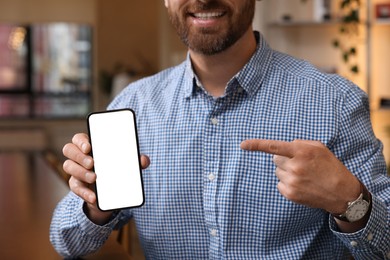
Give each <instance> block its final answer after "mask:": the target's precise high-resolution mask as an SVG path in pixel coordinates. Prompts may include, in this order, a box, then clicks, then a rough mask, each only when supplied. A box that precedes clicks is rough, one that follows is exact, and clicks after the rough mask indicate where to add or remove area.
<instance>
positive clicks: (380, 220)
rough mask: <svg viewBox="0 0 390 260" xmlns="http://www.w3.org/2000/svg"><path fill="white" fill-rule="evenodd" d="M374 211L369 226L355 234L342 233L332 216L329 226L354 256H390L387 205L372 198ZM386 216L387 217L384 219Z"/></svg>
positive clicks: (372, 210)
mask: <svg viewBox="0 0 390 260" xmlns="http://www.w3.org/2000/svg"><path fill="white" fill-rule="evenodd" d="M371 203H372V209H371V214H370V218H369V220H368V223H367V225H366V226H365V227H364V228H363V229H361V230H359V231H357V232H355V233H342V232H340V231H339V229H338V226H337V223H336V221H335V220H334V219H333V217H332V216H330V219H329V225H330V229H331V231H332V232H333V233H334V234H335V235H336V236H337V237H338V238H339V239H340V240H341V241H342V242H343V243H344V244H345V246H346V247H348V249H349V250H350V252H352V253H353V254H355V253H356V254H358V255H359V254H361V253H363V254H364V252H365V254H367V253H368V252H371V253H372V251H373V249H376V250H375V251H376V253H378V252H380V251H381V252H383V253H384V254H385V256H390V248H389V245H386V243H387V242H388V238H386V239H385V237H386V230H387V229H388V228H387V225H388V223H387V218H386V216H387V214H388V212H387V211H388V210H387V208H386V205H385V204H384V203H383V202H382V201H380V200H379V199H377V198H376V197H375V196H372V201H371ZM383 216H385V217H383Z"/></svg>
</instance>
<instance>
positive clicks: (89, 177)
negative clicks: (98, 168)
mask: <svg viewBox="0 0 390 260" xmlns="http://www.w3.org/2000/svg"><path fill="white" fill-rule="evenodd" d="M85 179H86V180H87V182H88V183H92V182H94V181H95V175H94V174H93V173H90V172H86V173H85Z"/></svg>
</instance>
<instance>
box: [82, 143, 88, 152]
mask: <svg viewBox="0 0 390 260" xmlns="http://www.w3.org/2000/svg"><path fill="white" fill-rule="evenodd" d="M81 149H82V150H83V152H86V151H87V144H86V143H83V144H82V145H81Z"/></svg>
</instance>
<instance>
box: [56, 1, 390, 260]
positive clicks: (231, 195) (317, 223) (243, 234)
mask: <svg viewBox="0 0 390 260" xmlns="http://www.w3.org/2000/svg"><path fill="white" fill-rule="evenodd" d="M165 6H166V7H167V10H168V13H169V16H170V19H171V21H172V24H173V26H174V27H175V28H176V30H177V32H178V35H179V36H180V38H181V39H182V41H183V42H184V43H185V44H186V45H187V46H188V56H187V59H186V60H185V61H184V62H183V63H182V64H180V65H178V66H176V67H172V68H169V69H167V70H164V71H162V72H160V73H158V74H156V75H153V76H151V77H148V78H145V79H142V80H140V81H137V82H135V83H132V84H131V85H129V87H128V88H126V89H125V90H124V91H123V92H122V93H120V94H119V95H118V96H117V97H116V98H115V100H114V101H113V102H112V103H111V104H110V105H109V107H108V109H119V108H132V109H133V110H134V111H135V112H136V115H137V126H138V134H139V145H140V150H141V153H142V154H144V155H143V156H142V158H141V163H142V167H143V181H144V189H145V197H146V199H145V204H144V205H143V206H142V207H140V208H133V209H121V210H117V211H114V212H101V211H99V209H97V207H96V195H95V193H94V192H93V190H92V189H90V186H91V185H93V184H94V182H95V180H96V174H95V173H94V172H93V170H92V169H93V158H92V157H91V156H90V155H89V153H90V150H91V146H90V143H89V141H88V136H87V135H86V134H82V133H79V134H76V135H75V136H74V138H73V139H72V142H71V143H69V144H66V145H65V146H64V149H63V153H64V155H65V156H66V157H67V158H69V159H68V160H67V161H65V162H64V170H65V171H66V172H67V173H68V174H69V175H70V176H71V178H70V181H69V186H70V188H71V192H70V193H69V195H67V196H66V197H65V198H64V199H63V200H62V201H61V202H60V203H59V204H58V207H57V208H56V210H55V212H54V215H53V220H52V225H51V233H50V238H51V241H52V243H53V245H54V247H55V248H56V249H57V251H58V252H59V253H60V254H62V255H63V256H65V257H78V256H82V255H86V254H89V253H91V252H94V251H96V250H98V249H99V248H100V247H101V245H102V244H103V243H104V241H105V240H106V239H107V237H108V236H109V235H110V233H111V231H112V230H113V229H114V228H120V227H121V226H122V225H124V224H126V223H127V222H128V221H129V219H130V218H134V219H135V222H136V225H137V230H138V234H139V236H140V241H141V244H142V247H143V250H144V253H145V255H146V257H147V259H278V260H279V259H347V258H348V257H349V256H350V255H353V256H354V258H355V259H386V258H389V259H390V231H389V226H390V196H389V194H390V180H389V177H388V176H387V174H386V165H385V161H384V158H383V155H382V148H383V147H382V144H381V142H380V141H378V140H377V139H376V137H375V136H374V134H373V131H372V128H371V123H370V115H369V109H368V100H367V96H366V94H365V93H364V92H362V91H361V90H360V89H359V88H358V87H357V86H355V85H354V84H352V83H351V82H349V81H347V80H345V79H343V78H341V77H340V76H337V75H328V74H323V73H321V72H320V71H318V70H317V69H316V68H315V67H313V66H312V65H311V64H309V63H307V62H305V61H302V60H298V59H295V58H293V57H290V56H288V55H285V54H283V53H279V52H277V51H274V50H272V49H271V48H270V47H269V46H268V44H267V43H266V41H265V39H264V38H263V36H262V35H261V34H260V33H258V32H253V28H252V25H251V23H252V19H253V15H254V6H255V0H203V1H202V0H165ZM112 152H115V151H112ZM129 174H130V173H129Z"/></svg>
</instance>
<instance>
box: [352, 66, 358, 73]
mask: <svg viewBox="0 0 390 260" xmlns="http://www.w3.org/2000/svg"><path fill="white" fill-rule="evenodd" d="M351 71H352V72H353V73H355V74H358V73H359V67H358V65H353V66H352V67H351Z"/></svg>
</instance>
